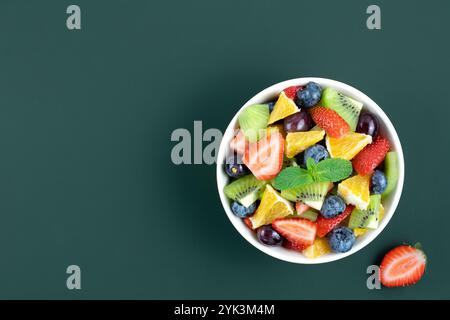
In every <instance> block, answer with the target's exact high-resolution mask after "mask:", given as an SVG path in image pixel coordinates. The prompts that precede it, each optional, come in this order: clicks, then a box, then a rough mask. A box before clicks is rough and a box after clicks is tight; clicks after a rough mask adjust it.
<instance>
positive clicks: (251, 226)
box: [242, 217, 255, 231]
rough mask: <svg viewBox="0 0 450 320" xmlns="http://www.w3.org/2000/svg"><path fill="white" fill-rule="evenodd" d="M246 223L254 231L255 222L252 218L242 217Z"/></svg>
mask: <svg viewBox="0 0 450 320" xmlns="http://www.w3.org/2000/svg"><path fill="white" fill-rule="evenodd" d="M242 220H243V221H244V223H245V225H246V226H247V227H248V228H249V229H250V230H252V231H254V230H255V229H253V224H252V220H250V217H247V218H244V219H242Z"/></svg>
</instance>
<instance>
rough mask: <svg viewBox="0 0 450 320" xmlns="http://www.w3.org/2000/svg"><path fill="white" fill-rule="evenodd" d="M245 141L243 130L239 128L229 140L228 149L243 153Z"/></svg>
mask: <svg viewBox="0 0 450 320" xmlns="http://www.w3.org/2000/svg"><path fill="white" fill-rule="evenodd" d="M245 144H246V141H245V136H244V132H243V131H242V130H239V131H238V132H237V134H236V135H235V136H234V138H233V140H231V142H230V149H231V150H233V151H234V152H236V153H237V154H239V155H243V154H244V152H245V147H246V145H245Z"/></svg>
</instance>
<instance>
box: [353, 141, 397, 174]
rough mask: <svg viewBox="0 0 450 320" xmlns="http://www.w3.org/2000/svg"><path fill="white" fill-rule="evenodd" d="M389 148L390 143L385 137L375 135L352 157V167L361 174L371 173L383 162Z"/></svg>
mask: <svg viewBox="0 0 450 320" xmlns="http://www.w3.org/2000/svg"><path fill="white" fill-rule="evenodd" d="M389 148H390V145H389V141H388V140H387V139H385V138H383V137H382V136H378V137H376V138H375V141H373V142H372V143H371V144H369V145H367V146H365V147H364V149H362V150H361V152H359V153H358V154H357V155H356V156H355V157H354V158H353V159H352V164H353V168H354V169H355V170H356V172H358V174H360V175H362V176H364V175H367V174H371V173H372V172H373V170H374V169H375V168H376V167H378V166H379V165H380V163H382V162H383V160H384V157H385V156H386V153H387V152H388V151H389Z"/></svg>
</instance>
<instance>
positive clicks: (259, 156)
mask: <svg viewBox="0 0 450 320" xmlns="http://www.w3.org/2000/svg"><path fill="white" fill-rule="evenodd" d="M283 153H284V138H283V136H282V135H281V133H279V132H278V131H274V132H271V133H270V134H268V135H267V136H265V137H264V138H262V139H261V140H259V141H257V142H254V143H251V144H249V146H248V148H247V149H246V150H245V153H244V156H243V157H242V162H243V163H244V164H245V165H246V166H247V167H248V168H249V169H250V171H251V172H252V173H253V175H254V176H255V177H256V179H259V180H270V179H273V178H275V177H276V175H277V174H278V173H279V172H280V171H281V168H282V166H283Z"/></svg>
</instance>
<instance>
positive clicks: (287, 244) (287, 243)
mask: <svg viewBox="0 0 450 320" xmlns="http://www.w3.org/2000/svg"><path fill="white" fill-rule="evenodd" d="M282 246H283V247H284V248H286V249H289V250H295V251H303V250H305V249H306V248H307V247H305V246H304V245H298V244H295V243H292V242H290V241H288V240H284V241H283V244H282Z"/></svg>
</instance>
